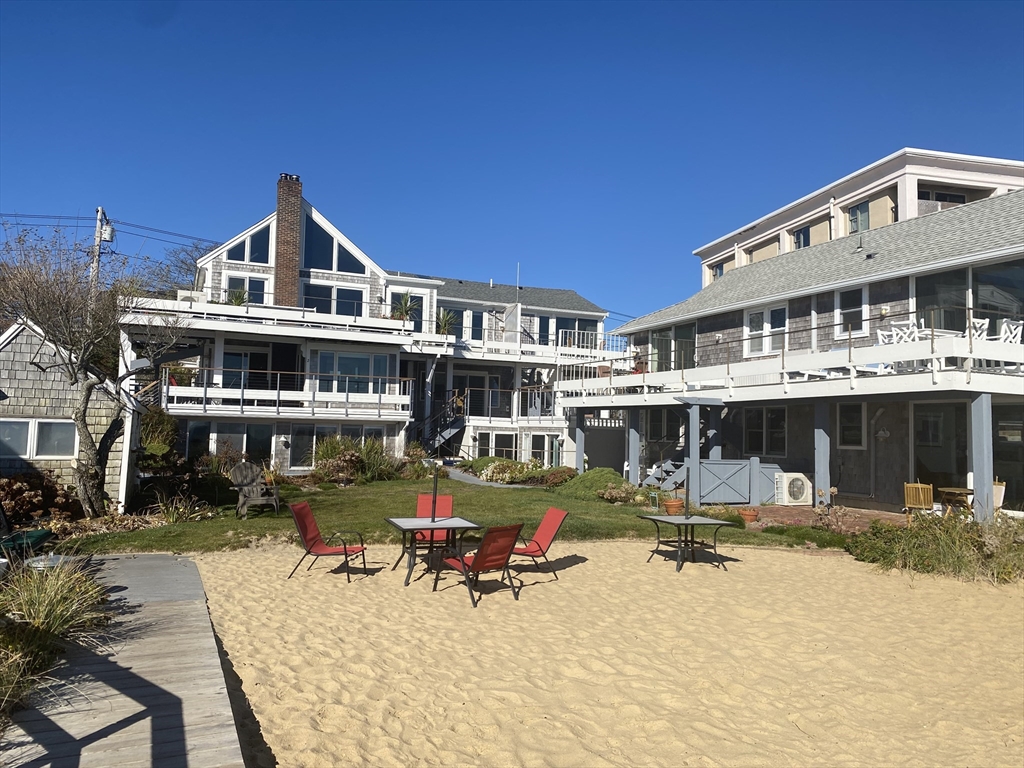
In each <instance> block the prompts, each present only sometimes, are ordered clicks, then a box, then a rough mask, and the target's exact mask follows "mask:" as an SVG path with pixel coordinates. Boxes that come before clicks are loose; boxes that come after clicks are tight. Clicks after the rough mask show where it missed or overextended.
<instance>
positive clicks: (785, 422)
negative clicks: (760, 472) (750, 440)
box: [741, 405, 789, 459]
mask: <svg viewBox="0 0 1024 768" xmlns="http://www.w3.org/2000/svg"><path fill="white" fill-rule="evenodd" d="M770 410H781V411H782V412H783V413H782V429H783V435H784V437H785V440H786V450H785V451H783V452H782V453H767V452H766V451H765V448H766V444H767V442H768V413H767V412H768V411H770ZM747 411H761V423H762V425H763V428H762V432H763V436H762V438H761V450H760V452H759V451H751V450H750V446H749V445H747ZM742 419H743V423H742V425H741V426H742V429H743V455H744V456H759V457H761V458H767V459H784V458H786V456H787V454H788V453H789V408H788V407H787V406H785V405H755V406H744V407H743V409H742Z"/></svg>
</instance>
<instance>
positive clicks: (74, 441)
mask: <svg viewBox="0 0 1024 768" xmlns="http://www.w3.org/2000/svg"><path fill="white" fill-rule="evenodd" d="M77 453H78V433H77V431H76V430H75V424H74V422H73V421H59V420H54V419H45V420H43V419H6V418H5V419H4V420H3V421H0V456H12V457H13V456H17V457H20V458H23V459H67V458H73V457H74V456H76V455H77Z"/></svg>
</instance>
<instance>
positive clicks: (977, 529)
mask: <svg viewBox="0 0 1024 768" xmlns="http://www.w3.org/2000/svg"><path fill="white" fill-rule="evenodd" d="M846 548H847V550H848V551H849V552H850V554H852V555H853V556H854V557H855V558H857V559H858V560H863V561H865V562H868V563H877V564H878V565H879V566H880V567H881V568H883V569H886V570H890V569H893V568H896V569H899V570H908V571H916V572H918V573H934V574H938V575H943V576H953V577H955V578H958V579H962V580H965V581H973V580H976V579H983V580H987V581H991V582H994V583H1008V582H1013V581H1020V580H1022V579H1024V520H1018V519H1014V518H1011V517H1007V516H1006V515H1003V514H1001V513H1000V514H997V515H996V518H995V520H994V521H993V522H991V523H988V524H985V525H982V524H981V523H977V522H975V521H974V520H971V519H970V518H965V517H963V516H961V515H946V516H932V515H914V516H913V518H912V519H911V521H910V523H909V524H908V525H907V526H906V527H899V526H896V525H893V524H892V523H885V522H882V521H879V520H874V521H872V523H871V527H870V528H868V530H867V531H865V532H864V533H859V534H856V535H854V536H853V537H851V539H850V542H849V544H848V545H847V547H846Z"/></svg>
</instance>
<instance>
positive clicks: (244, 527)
mask: <svg viewBox="0 0 1024 768" xmlns="http://www.w3.org/2000/svg"><path fill="white" fill-rule="evenodd" d="M431 482H432V481H431V480H429V479H427V480H419V481H411V480H396V481H392V482H384V483H373V484H371V485H364V486H354V487H350V488H331V489H329V490H313V491H309V490H303V489H301V488H298V487H297V486H291V485H286V486H283V487H282V488H281V499H282V502H283V504H282V508H281V514H280V515H278V516H275V515H274V514H273V510H272V509H270V508H263V509H259V510H250V512H249V519H248V520H238V519H236V518H235V516H234V504H233V503H232V504H230V505H222V506H221V507H220V508H219V509H220V511H221V514H220V515H219V516H218V517H215V518H213V519H209V520H203V521H200V522H189V523H179V524H177V525H167V526H163V527H161V528H151V529H148V530H142V531H132V532H125V533H104V534H97V535H94V536H89V537H87V538H83V539H77V540H75V541H73V542H67V543H66V544H65V545H64V546H65V547H67V546H72V547H74V548H75V549H76V550H77V551H79V552H82V553H110V552H214V551H218V550H225V549H238V548H242V547H246V546H249V544H250V543H252V542H253V541H256V540H259V539H262V538H264V537H267V536H271V537H279V536H289V537H295V536H296V533H295V525H294V523H293V522H292V519H291V515H290V514H289V513H288V512H287V511H286V506H285V505H286V504H288V503H290V502H295V501H308V502H309V503H310V506H311V507H312V508H313V514H314V515H315V516H316V518H317V522H318V523H319V525H320V530H321V531H322V532H323V534H324V536H325V537H326V536H327V535H328V534H330V533H332V532H333V531H335V530H337V529H339V528H344V529H350V530H357V531H360V532H362V534H363V537H364V539H365V540H366V542H367V543H368V544H370V543H374V544H380V543H391V544H397V543H399V540H400V539H399V536H398V533H397V532H396V531H395V530H394V529H393V528H392V527H391V526H390V525H388V524H387V523H386V522H384V518H386V517H412V516H414V515H415V514H416V496H417V494H420V493H430V491H431ZM438 492H439V493H442V494H451V495H452V496H454V509H455V514H456V515H458V516H460V517H465V518H467V519H469V520H472V521H473V522H475V523H478V524H480V525H481V526H484V527H486V526H490V525H505V524H509V523H520V522H522V523H525V527H524V529H523V531H524V533H525V534H527V535H529V534H531V533H532V532H533V531H534V530H535V529H536V527H537V524H538V523H539V522H540V520H541V518H542V517H543V516H544V513H545V512H546V511H547V509H548V507H559V508H561V509H564V510H566V511H567V512H569V516H568V518H566V521H565V523H564V525H563V526H562V530H561V532H560V533H559V537H560V538H562V539H566V540H577V541H583V540H597V539H628V538H640V539H652V540H653V536H654V526H653V525H652V524H651V523H649V522H648V521H646V520H640V519H638V518H637V515H638V514H646V513H648V512H649V510H646V509H643V508H640V507H633V506H614V505H612V504H609V503H608V502H606V501H602V500H599V499H595V500H594V501H578V500H576V499H570V498H566V497H564V496H560V495H558V494H557V493H556V492H554V491H551V490H548V489H544V488H492V487H488V486H473V485H467V484H466V483H460V482H458V481H454V480H442V481H440V482H439V484H438ZM232 496H233V494H232ZM222 500H223V497H222ZM698 535H700V531H699V530H698ZM467 538H468V537H467ZM719 541H720V542H721V543H725V544H747V545H760V546H781V547H792V546H798V545H800V544H802V543H803V541H802V540H797V539H795V538H793V537H792V536H785V535H778V534H766V533H760V532H755V531H746V530H735V529H729V528H723V529H722V530H721V532H720V533H719Z"/></svg>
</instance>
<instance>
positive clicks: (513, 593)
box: [501, 565, 519, 600]
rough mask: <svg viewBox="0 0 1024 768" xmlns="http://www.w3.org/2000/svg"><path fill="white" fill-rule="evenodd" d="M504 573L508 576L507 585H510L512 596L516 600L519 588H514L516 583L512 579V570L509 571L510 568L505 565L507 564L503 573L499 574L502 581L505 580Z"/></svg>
mask: <svg viewBox="0 0 1024 768" xmlns="http://www.w3.org/2000/svg"><path fill="white" fill-rule="evenodd" d="M506 575H507V576H508V585H509V586H510V587H512V597H514V598H515V599H516V600H518V599H519V590H518V589H516V583H515V581H514V580H513V579H512V571H510V570H509V569H508V566H507V565H506V566H505V571H504V573H502V574H501V580H502V581H504V580H505V576H506Z"/></svg>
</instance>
